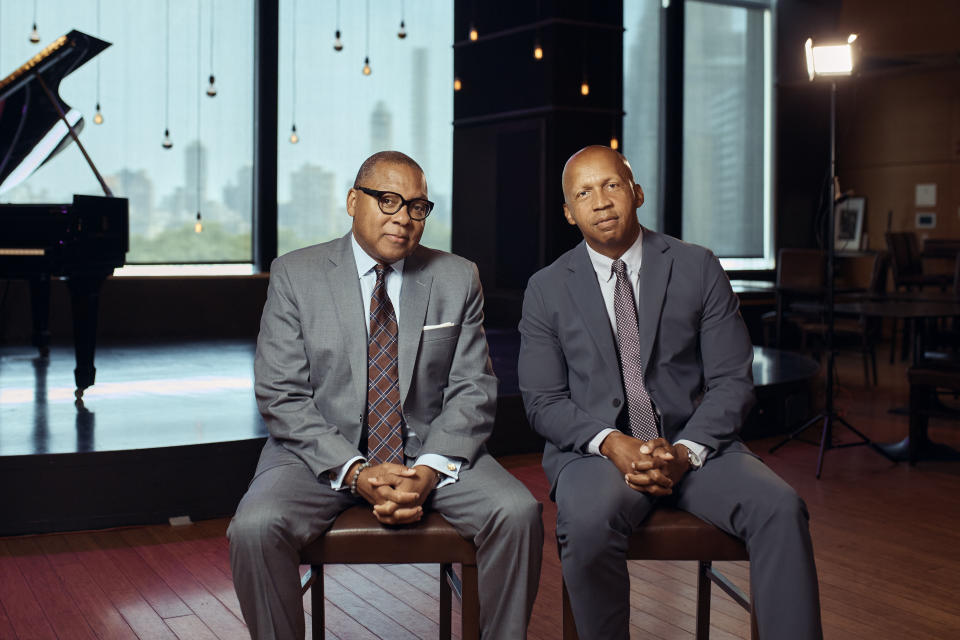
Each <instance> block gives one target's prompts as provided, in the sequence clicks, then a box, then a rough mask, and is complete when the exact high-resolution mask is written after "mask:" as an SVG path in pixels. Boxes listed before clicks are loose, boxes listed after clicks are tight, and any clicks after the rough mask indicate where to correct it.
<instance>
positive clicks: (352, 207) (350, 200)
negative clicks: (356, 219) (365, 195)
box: [347, 189, 357, 218]
mask: <svg viewBox="0 0 960 640" xmlns="http://www.w3.org/2000/svg"><path fill="white" fill-rule="evenodd" d="M356 211H357V190H356V189H350V191H347V214H348V215H349V216H350V217H351V218H352V217H353V214H354V213H356Z"/></svg>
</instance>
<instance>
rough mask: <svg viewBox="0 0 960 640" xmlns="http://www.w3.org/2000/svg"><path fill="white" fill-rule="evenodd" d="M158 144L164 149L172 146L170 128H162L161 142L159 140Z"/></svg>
mask: <svg viewBox="0 0 960 640" xmlns="http://www.w3.org/2000/svg"><path fill="white" fill-rule="evenodd" d="M160 144H161V145H163V148H164V149H172V148H173V140H172V139H171V138H170V129H164V130H163V142H161V143H160Z"/></svg>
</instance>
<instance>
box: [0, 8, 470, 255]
mask: <svg viewBox="0 0 960 640" xmlns="http://www.w3.org/2000/svg"><path fill="white" fill-rule="evenodd" d="M328 5H329V6H328ZM372 5H373V6H372V9H373V10H374V11H372V13H371V24H370V33H371V36H372V37H371V39H370V45H369V56H370V59H371V66H372V67H373V73H372V74H371V75H370V76H364V75H362V74H361V73H360V67H361V66H362V59H363V55H364V51H363V50H361V46H362V44H363V39H364V38H363V34H364V33H365V29H366V25H365V21H364V12H363V11H352V10H348V9H347V8H346V7H344V10H343V12H342V14H341V30H342V33H343V40H344V43H345V47H344V50H343V51H342V52H339V53H337V52H334V51H333V48H332V42H333V31H334V29H335V25H334V22H335V7H334V5H333V3H324V4H322V5H321V4H320V3H312V4H309V5H305V4H304V3H299V6H297V16H296V21H294V19H293V18H294V15H293V6H294V2H292V0H284V1H281V4H280V43H279V55H280V65H279V70H278V71H279V86H278V90H279V101H278V109H279V114H280V122H279V127H278V129H279V130H278V137H277V151H278V176H277V177H278V194H277V196H278V197H277V200H278V208H279V209H280V212H281V213H280V216H281V220H280V221H279V226H280V227H281V229H282V228H286V227H290V226H291V225H294V226H295V225H297V224H300V223H304V224H306V223H309V224H306V226H307V229H305V230H304V232H299V231H298V232H297V233H296V234H295V235H296V241H297V242H299V239H300V238H301V237H302V238H303V239H304V242H303V244H307V243H309V242H307V241H306V238H307V237H308V236H312V235H313V232H311V231H310V229H318V228H327V229H340V228H343V226H342V225H343V224H346V227H347V228H349V222H348V221H347V222H344V223H340V222H338V220H337V219H338V218H339V216H338V215H337V214H338V213H339V212H340V207H341V202H340V201H341V200H345V198H346V188H349V186H350V185H352V180H353V175H354V174H355V172H356V169H357V167H359V165H360V163H361V162H362V161H363V159H365V158H366V157H367V156H368V155H369V154H370V153H371V152H372V150H371V147H373V146H376V145H374V144H373V143H372V140H373V139H374V138H375V137H377V136H375V132H373V131H371V130H370V128H371V121H370V114H371V113H372V112H373V111H374V110H375V109H379V110H380V113H381V115H384V114H385V115H387V116H388V117H389V120H390V121H391V123H390V126H389V130H390V132H391V138H390V140H389V142H390V145H391V147H393V148H396V149H398V150H401V151H405V152H407V153H409V154H411V155H412V156H417V155H419V156H420V157H418V158H416V159H417V160H418V161H419V162H420V163H421V165H422V166H423V167H424V170H425V172H426V174H427V177H428V180H429V184H430V190H431V191H430V193H431V197H432V198H433V199H434V200H436V201H437V202H438V205H439V204H440V203H442V202H447V203H448V202H449V201H450V198H449V191H450V183H451V180H452V168H451V161H452V124H451V123H452V120H453V105H452V103H453V98H452V90H451V88H450V86H449V78H450V77H452V65H453V61H452V56H451V55H450V45H451V43H452V22H453V17H452V7H451V6H449V3H445V2H440V1H437V0H434V1H432V2H422V3H417V4H416V5H412V6H411V7H407V10H406V16H405V21H406V24H407V32H408V36H407V38H406V39H405V40H399V39H398V38H397V37H396V30H397V26H398V25H399V20H400V15H399V6H396V4H395V3H390V2H386V1H385V0H373V2H372ZM211 9H213V10H214V14H213V15H214V21H213V24H212V27H213V37H212V43H211V37H210V32H211V23H210V15H211ZM394 14H396V15H394ZM198 16H199V22H198V20H197V18H198ZM165 20H166V16H165V13H164V5H162V4H159V3H158V4H157V6H153V5H141V4H140V3H125V2H121V1H120V0H103V2H102V14H101V29H100V31H99V32H98V30H97V28H96V22H97V20H96V12H95V11H90V10H89V9H88V8H78V7H76V6H75V4H73V3H71V2H69V1H68V0H46V1H45V2H43V3H41V4H40V5H38V16H37V23H38V29H39V31H40V33H41V38H42V41H41V44H40V45H33V44H30V43H29V42H28V40H27V37H26V36H27V34H28V33H29V28H30V24H31V22H32V7H29V6H15V5H10V4H9V3H3V4H0V70H2V71H3V72H4V73H9V72H10V71H11V70H12V69H13V68H15V67H16V66H18V65H20V64H22V63H23V62H25V61H26V60H28V59H29V58H30V57H31V56H33V55H35V54H36V53H37V52H38V51H39V50H40V49H41V48H42V46H45V45H46V44H47V43H48V42H49V41H52V40H53V39H55V38H56V37H57V36H59V35H62V34H63V33H66V32H68V31H69V30H70V29H73V28H77V29H80V30H81V31H84V32H86V33H90V34H91V35H96V36H98V37H101V38H102V39H104V40H107V41H109V42H112V43H113V46H111V47H110V48H108V49H106V50H105V51H104V52H103V53H102V54H100V56H98V57H97V58H95V59H94V60H92V61H91V62H89V63H87V64H86V65H84V66H83V67H81V68H79V69H77V70H75V71H74V72H73V73H72V74H71V75H69V76H68V77H67V78H66V79H65V80H64V82H63V83H62V84H61V87H60V91H59V93H60V96H61V98H62V99H63V100H64V101H65V102H66V103H68V104H69V105H71V106H72V107H73V108H75V109H77V110H79V111H80V112H81V113H83V114H84V116H85V121H86V123H85V128H84V131H83V133H82V134H81V140H82V142H83V143H84V146H85V147H86V148H87V150H88V152H89V153H90V155H91V157H92V158H93V160H94V162H95V163H96V164H97V166H98V168H99V169H100V171H101V173H102V174H104V176H109V180H108V181H109V182H111V183H112V184H114V185H117V186H118V188H117V191H118V195H125V196H127V197H129V198H130V199H131V229H132V230H136V231H135V233H136V232H137V231H141V232H142V233H143V234H147V235H149V234H156V233H160V232H162V230H164V229H171V228H173V227H178V226H179V225H184V226H190V227H191V228H192V224H193V217H194V216H195V215H196V208H197V202H198V201H199V203H200V208H201V211H202V213H203V221H204V227H205V229H207V228H213V225H216V224H217V223H220V224H223V225H236V224H238V223H237V222H236V220H235V219H234V217H233V215H232V213H233V212H236V211H238V209H237V207H243V206H244V205H246V210H245V211H241V213H243V214H244V218H245V221H246V223H245V224H246V226H247V227H248V226H249V223H250V221H251V217H252V215H251V214H252V211H251V209H250V206H249V202H250V199H251V196H250V195H246V196H244V194H243V193H242V191H243V190H244V188H245V186H246V185H245V183H247V182H248V180H247V178H246V177H245V176H246V174H248V173H249V172H250V171H251V169H250V166H251V165H252V163H253V111H252V105H253V50H252V42H253V2H252V0H242V1H241V2H233V3H230V6H227V5H226V4H225V3H222V2H216V3H214V2H212V1H203V0H201V1H200V2H199V3H195V2H191V3H186V2H178V1H177V0H171V17H170V29H171V42H174V43H176V44H175V46H171V47H170V91H169V93H167V92H166V90H165V79H166V55H165V52H166V48H165V45H166V37H165V33H166V29H165ZM23 25H25V26H23ZM294 29H296V40H297V52H296V60H295V61H294V56H293V53H294V52H293V41H294V37H295V36H294ZM327 34H328V37H327ZM305 43H306V44H305ZM211 54H212V58H213V63H212V65H211ZM98 61H99V64H100V83H99V93H100V102H101V106H102V111H103V114H104V118H105V122H104V124H103V125H100V126H97V125H94V124H93V122H92V116H93V111H94V109H93V106H94V104H95V103H96V101H97V92H98V84H97V63H98ZM294 70H296V73H294ZM211 71H213V72H215V75H216V85H217V89H218V95H217V96H216V97H215V98H212V99H211V98H208V97H207V96H206V95H205V93H204V92H205V90H206V85H207V76H208V75H209V74H210V72H211ZM294 83H295V84H296V88H294ZM294 94H296V105H294V102H293V97H294ZM168 97H169V105H170V106H169V117H167V115H166V104H167V98H168ZM294 122H295V123H296V126H297V132H298V135H299V139H300V141H299V143H298V144H291V143H290V142H289V140H288V137H289V132H290V128H289V127H290V126H291V125H292V124H293V123H294ZM165 126H169V129H170V133H171V136H172V138H173V142H174V146H173V148H172V149H170V150H165V149H163V148H162V147H161V145H160V141H161V138H162V136H163V130H164V128H165ZM380 137H382V136H380ZM195 143H199V144H201V145H202V148H203V149H204V151H205V153H204V155H203V156H202V160H203V162H201V165H200V174H201V175H199V176H195V175H193V174H195V173H196V170H195V168H193V167H194V166H195V165H196V160H197V155H195V154H194V155H191V154H189V153H187V152H186V151H187V148H188V147H189V146H190V145H192V144H195ZM75 146H76V145H70V146H68V147H67V148H65V149H64V150H63V151H62V152H61V153H60V154H59V155H58V156H57V157H55V158H54V159H52V160H51V161H50V162H48V163H47V164H46V165H45V166H43V167H41V168H40V169H39V170H38V171H37V172H36V173H35V174H34V175H33V176H31V177H30V178H29V179H28V180H27V181H26V183H24V184H23V185H21V186H20V187H18V188H17V189H14V190H13V191H11V192H10V193H7V194H4V198H3V199H4V201H10V202H18V201H19V202H24V201H45V202H59V201H63V202H68V201H70V200H71V199H72V195H73V194H74V193H91V194H98V193H102V191H101V190H100V189H99V186H98V185H97V183H96V180H95V178H94V177H93V175H92V173H91V172H90V170H89V168H88V167H87V166H86V163H85V162H84V160H83V158H82V157H81V155H80V153H79V150H78V149H76V148H75ZM373 150H379V149H373ZM312 168H319V171H321V172H326V174H324V175H323V177H322V179H323V180H325V181H326V182H327V184H328V185H331V184H332V185H333V186H332V188H330V187H329V186H328V187H324V189H328V190H331V191H333V192H337V191H340V192H342V193H339V194H337V195H336V198H335V199H334V200H333V201H334V202H335V203H336V205H335V208H334V209H333V210H332V211H330V212H324V211H322V209H323V208H324V205H322V204H320V203H315V204H314V206H313V207H312V211H311V212H310V213H311V214H313V215H317V214H320V215H321V217H325V218H326V217H329V218H332V219H331V220H330V221H328V224H319V225H317V224H314V221H312V220H306V219H305V218H304V216H305V215H308V214H306V213H303V214H296V215H293V217H291V214H292V213H293V212H295V211H298V210H302V209H304V206H305V205H304V203H303V202H302V197H303V196H302V193H300V194H294V193H293V189H294V187H293V185H294V183H295V182H296V180H295V179H293V177H292V176H294V175H299V174H302V173H303V172H307V173H309V172H310V171H312V170H313V169H312ZM317 175H321V174H317ZM331 176H332V177H331ZM198 186H199V187H200V192H201V193H200V196H199V198H198V197H197V194H196V191H197V188H198ZM251 188H252V187H251ZM322 190H323V189H321V191H322ZM248 193H250V192H248ZM291 202H294V203H296V206H294V207H291V206H290V203H291ZM318 209H320V211H318ZM160 214H164V215H160ZM449 216H450V213H449V211H447V210H441V209H440V206H438V208H437V210H436V211H435V212H434V214H433V215H432V216H431V224H430V225H428V228H431V227H432V230H433V231H434V233H431V235H430V237H431V241H432V242H433V246H438V248H449V232H448V231H447V233H446V237H445V238H444V237H438V236H437V233H436V231H438V230H440V229H441V228H446V229H447V230H448V229H449ZM181 217H182V218H183V220H182V221H181V220H180V218H181ZM343 217H346V214H345V212H344V213H343ZM245 233H247V234H249V229H247V230H246V231H245ZM208 237H209V236H208ZM312 239H313V238H311V240H312ZM317 239H326V238H317ZM300 246H302V245H300ZM136 247H137V244H136V243H134V246H133V248H132V249H133V250H132V251H131V253H130V254H128V261H130V262H135V261H138V259H139V258H138V256H137V250H136ZM249 254H250V251H249V249H248V250H247V256H246V258H245V259H247V260H249V259H250V255H249Z"/></svg>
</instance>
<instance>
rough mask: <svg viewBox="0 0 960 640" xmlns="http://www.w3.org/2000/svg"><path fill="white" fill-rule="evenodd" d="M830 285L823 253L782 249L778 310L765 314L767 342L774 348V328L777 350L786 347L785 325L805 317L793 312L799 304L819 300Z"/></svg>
mask: <svg viewBox="0 0 960 640" xmlns="http://www.w3.org/2000/svg"><path fill="white" fill-rule="evenodd" d="M825 283H826V256H825V255H824V253H823V252H822V251H820V250H819V249H780V251H779V252H778V253H777V287H776V305H777V307H776V310H775V311H772V312H768V313H765V314H763V323H764V332H763V333H764V342H765V344H766V345H767V346H770V342H771V341H770V329H771V327H772V328H773V334H774V341H773V343H774V346H776V347H778V348H780V347H782V346H783V327H784V324H785V323H790V324H791V325H793V324H794V321H795V320H797V319H799V318H802V317H803V316H802V315H800V314H797V313H794V312H791V311H790V303H791V302H795V301H797V300H819V299H820V298H821V296H822V294H823V286H824V284H825Z"/></svg>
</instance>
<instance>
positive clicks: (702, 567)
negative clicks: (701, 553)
mask: <svg viewBox="0 0 960 640" xmlns="http://www.w3.org/2000/svg"><path fill="white" fill-rule="evenodd" d="M710 565H711V563H710V562H709V561H706V562H705V561H700V562H699V563H697V635H696V638H697V640H707V639H708V638H709V637H710V576H709V571H710Z"/></svg>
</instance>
